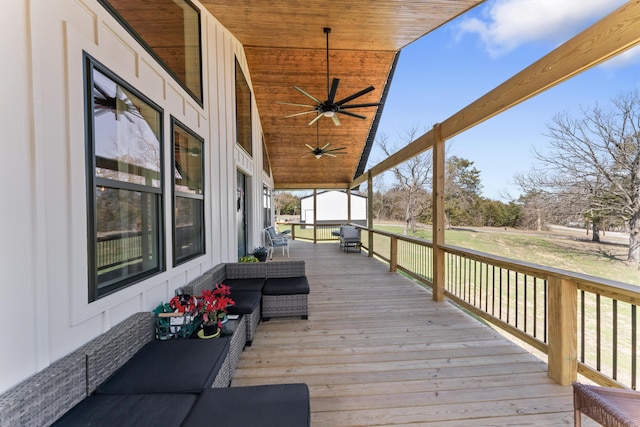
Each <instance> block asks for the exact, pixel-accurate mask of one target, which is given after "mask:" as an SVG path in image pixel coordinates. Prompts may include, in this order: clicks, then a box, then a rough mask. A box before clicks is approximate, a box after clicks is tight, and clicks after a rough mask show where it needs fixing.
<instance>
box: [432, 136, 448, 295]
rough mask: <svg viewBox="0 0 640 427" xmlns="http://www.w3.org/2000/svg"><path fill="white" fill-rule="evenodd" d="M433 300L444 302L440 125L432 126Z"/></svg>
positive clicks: (442, 164)
mask: <svg viewBox="0 0 640 427" xmlns="http://www.w3.org/2000/svg"><path fill="white" fill-rule="evenodd" d="M433 135H434V142H433V180H432V181H433V191H432V197H433V203H432V204H433V215H432V218H433V224H432V227H433V259H432V262H433V300H434V301H439V302H442V301H444V280H445V274H444V272H445V262H444V261H445V259H444V255H445V254H444V249H442V247H441V245H443V244H444V226H445V217H444V215H445V214H444V165H445V161H444V148H445V147H444V144H445V143H444V141H443V140H442V133H441V130H440V123H436V124H435V125H434V126H433Z"/></svg>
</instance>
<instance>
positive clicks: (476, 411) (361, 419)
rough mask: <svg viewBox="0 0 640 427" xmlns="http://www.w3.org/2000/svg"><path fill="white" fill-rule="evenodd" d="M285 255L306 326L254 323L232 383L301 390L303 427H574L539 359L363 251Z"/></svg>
mask: <svg viewBox="0 0 640 427" xmlns="http://www.w3.org/2000/svg"><path fill="white" fill-rule="evenodd" d="M277 258H280V259H281V258H282V253H281V252H279V253H277V254H276V255H275V256H274V262H275V261H277ZM291 258H292V259H304V260H305V262H306V271H307V277H308V278H309V282H310V284H311V294H310V296H309V319H308V320H301V319H299V318H297V319H296V318H286V319H272V320H271V321H269V322H263V323H261V324H260V325H259V326H258V332H257V336H256V337H255V339H254V341H253V346H252V347H248V348H246V349H245V351H244V352H243V353H242V356H241V358H240V362H239V365H238V368H237V370H236V372H235V375H234V378H233V382H232V386H242V385H253V384H274V383H286V382H304V383H307V384H308V385H309V389H310V393H311V421H312V425H313V426H391V425H404V426H421V425H429V426H507V425H509V426H515V425H520V426H524V425H529V426H561V425H573V405H572V394H571V388H570V387H561V386H559V385H556V384H555V383H553V382H552V381H551V380H550V379H549V378H548V377H547V375H546V368H547V367H546V364H545V363H543V362H542V361H540V360H539V359H537V358H536V357H534V356H533V355H531V354H529V353H528V352H527V351H525V350H523V349H522V348H520V347H518V346H517V345H515V344H513V343H512V342H510V341H508V340H507V339H505V338H504V337H502V336H501V335H500V334H498V333H496V332H495V331H494V330H492V329H491V328H489V327H487V326H485V325H483V324H481V323H480V322H478V321H477V320H475V319H473V318H472V317H470V316H468V315H466V314H465V313H463V312H462V311H460V310H458V309H457V308H455V307H454V306H453V305H451V304H449V303H435V302H433V301H432V299H431V294H430V292H428V291H426V290H425V289H424V288H422V287H421V286H419V285H417V284H415V283H413V282H412V281H410V280H408V279H406V278H404V277H403V276H401V275H399V274H394V273H390V272H389V271H388V268H387V266H386V265H384V264H383V263H381V262H379V261H376V260H375V259H373V258H368V257H367V255H366V253H365V252H364V251H363V252H362V254H358V253H349V254H345V253H343V252H342V251H340V250H339V249H338V245H337V243H322V244H317V245H313V244H312V243H306V242H299V241H294V242H292V243H291ZM584 421H586V422H585V425H589V424H588V420H584Z"/></svg>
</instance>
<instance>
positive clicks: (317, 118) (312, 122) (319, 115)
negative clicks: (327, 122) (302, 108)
mask: <svg viewBox="0 0 640 427" xmlns="http://www.w3.org/2000/svg"><path fill="white" fill-rule="evenodd" d="M320 117H322V114H318V115H317V116H316V117H315V118H314V119H313V120H311V121H310V122H309V126H311V125H312V124H314V123H315V122H317V121H318V120H320Z"/></svg>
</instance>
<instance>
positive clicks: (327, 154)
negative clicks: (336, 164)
mask: <svg viewBox="0 0 640 427" xmlns="http://www.w3.org/2000/svg"><path fill="white" fill-rule="evenodd" d="M322 154H323V155H325V156H329V157H338V156H334V155H333V154H331V153H326V152H325V153H322Z"/></svg>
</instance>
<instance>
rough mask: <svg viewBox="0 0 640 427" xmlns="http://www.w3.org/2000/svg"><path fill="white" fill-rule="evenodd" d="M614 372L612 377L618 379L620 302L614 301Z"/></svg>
mask: <svg viewBox="0 0 640 427" xmlns="http://www.w3.org/2000/svg"><path fill="white" fill-rule="evenodd" d="M612 320H613V343H612V344H613V372H612V375H611V377H612V378H613V379H614V380H617V379H618V301H617V300H613V319H612Z"/></svg>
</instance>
